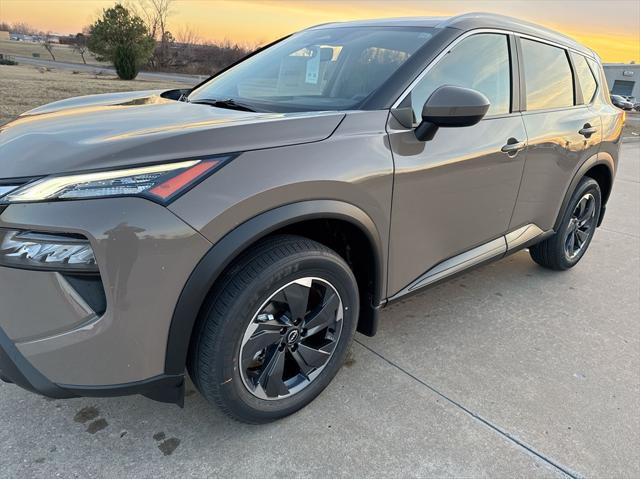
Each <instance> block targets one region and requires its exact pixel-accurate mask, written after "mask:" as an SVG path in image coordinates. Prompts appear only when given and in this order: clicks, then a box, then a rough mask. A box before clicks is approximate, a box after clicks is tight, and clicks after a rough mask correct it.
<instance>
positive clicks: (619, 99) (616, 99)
mask: <svg viewBox="0 0 640 479" xmlns="http://www.w3.org/2000/svg"><path fill="white" fill-rule="evenodd" d="M611 103H613V105H614V106H616V107H618V108H620V109H621V110H633V103H631V102H630V101H629V100H627V99H626V98H624V97H623V96H620V95H611Z"/></svg>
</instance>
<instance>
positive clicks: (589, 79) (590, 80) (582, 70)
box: [571, 52, 598, 105]
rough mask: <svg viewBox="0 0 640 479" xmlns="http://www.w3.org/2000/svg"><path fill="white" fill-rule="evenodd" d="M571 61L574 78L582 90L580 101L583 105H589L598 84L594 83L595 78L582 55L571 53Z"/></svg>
mask: <svg viewBox="0 0 640 479" xmlns="http://www.w3.org/2000/svg"><path fill="white" fill-rule="evenodd" d="M571 59H572V60H573V65H574V66H575V68H576V76H577V77H578V80H579V82H580V90H582V100H583V102H584V103H585V104H587V105H588V104H589V103H591V100H593V97H594V95H595V94H596V89H597V88H598V84H597V83H596V79H595V76H594V74H593V72H592V71H591V68H590V67H589V64H588V63H587V59H586V58H585V57H583V56H582V55H579V54H577V53H573V52H571Z"/></svg>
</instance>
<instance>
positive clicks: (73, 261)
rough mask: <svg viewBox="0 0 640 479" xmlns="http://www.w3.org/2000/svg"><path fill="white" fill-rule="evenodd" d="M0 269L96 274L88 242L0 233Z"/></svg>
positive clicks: (30, 233)
mask: <svg viewBox="0 0 640 479" xmlns="http://www.w3.org/2000/svg"><path fill="white" fill-rule="evenodd" d="M0 266H8V267H13V268H27V269H38V270H47V271H68V272H78V273H97V272H98V265H97V264H96V258H95V255H94V254H93V249H92V248H91V244H90V243H89V240H87V238H85V237H83V236H80V235H57V234H49V233H36V232H33V231H18V230H6V229H0Z"/></svg>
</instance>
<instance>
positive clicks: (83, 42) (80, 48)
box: [73, 33, 89, 65]
mask: <svg viewBox="0 0 640 479" xmlns="http://www.w3.org/2000/svg"><path fill="white" fill-rule="evenodd" d="M88 40H89V38H88V37H87V35H85V34H84V33H78V34H77V35H76V36H75V38H74V40H73V51H74V52H76V53H78V54H80V56H81V57H82V63H84V64H85V65H86V64H87V60H85V58H84V56H85V55H86V54H87V52H88V51H89V46H88V45H87V43H88Z"/></svg>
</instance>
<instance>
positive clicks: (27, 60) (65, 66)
mask: <svg viewBox="0 0 640 479" xmlns="http://www.w3.org/2000/svg"><path fill="white" fill-rule="evenodd" d="M15 59H16V61H17V62H18V63H24V64H26V65H35V66H39V67H46V68H57V69H60V70H75V71H81V72H90V73H94V72H95V73H98V72H99V73H102V74H109V75H115V74H116V71H115V70H114V69H113V68H111V67H105V66H101V65H84V64H82V63H66V62H54V61H51V60H42V59H38V58H31V57H21V56H15ZM138 78H139V79H141V80H156V81H175V82H182V83H185V84H188V85H196V84H198V83H200V82H201V81H203V80H205V79H206V78H207V77H206V76H205V75H180V74H177V73H160V72H140V73H138Z"/></svg>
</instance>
